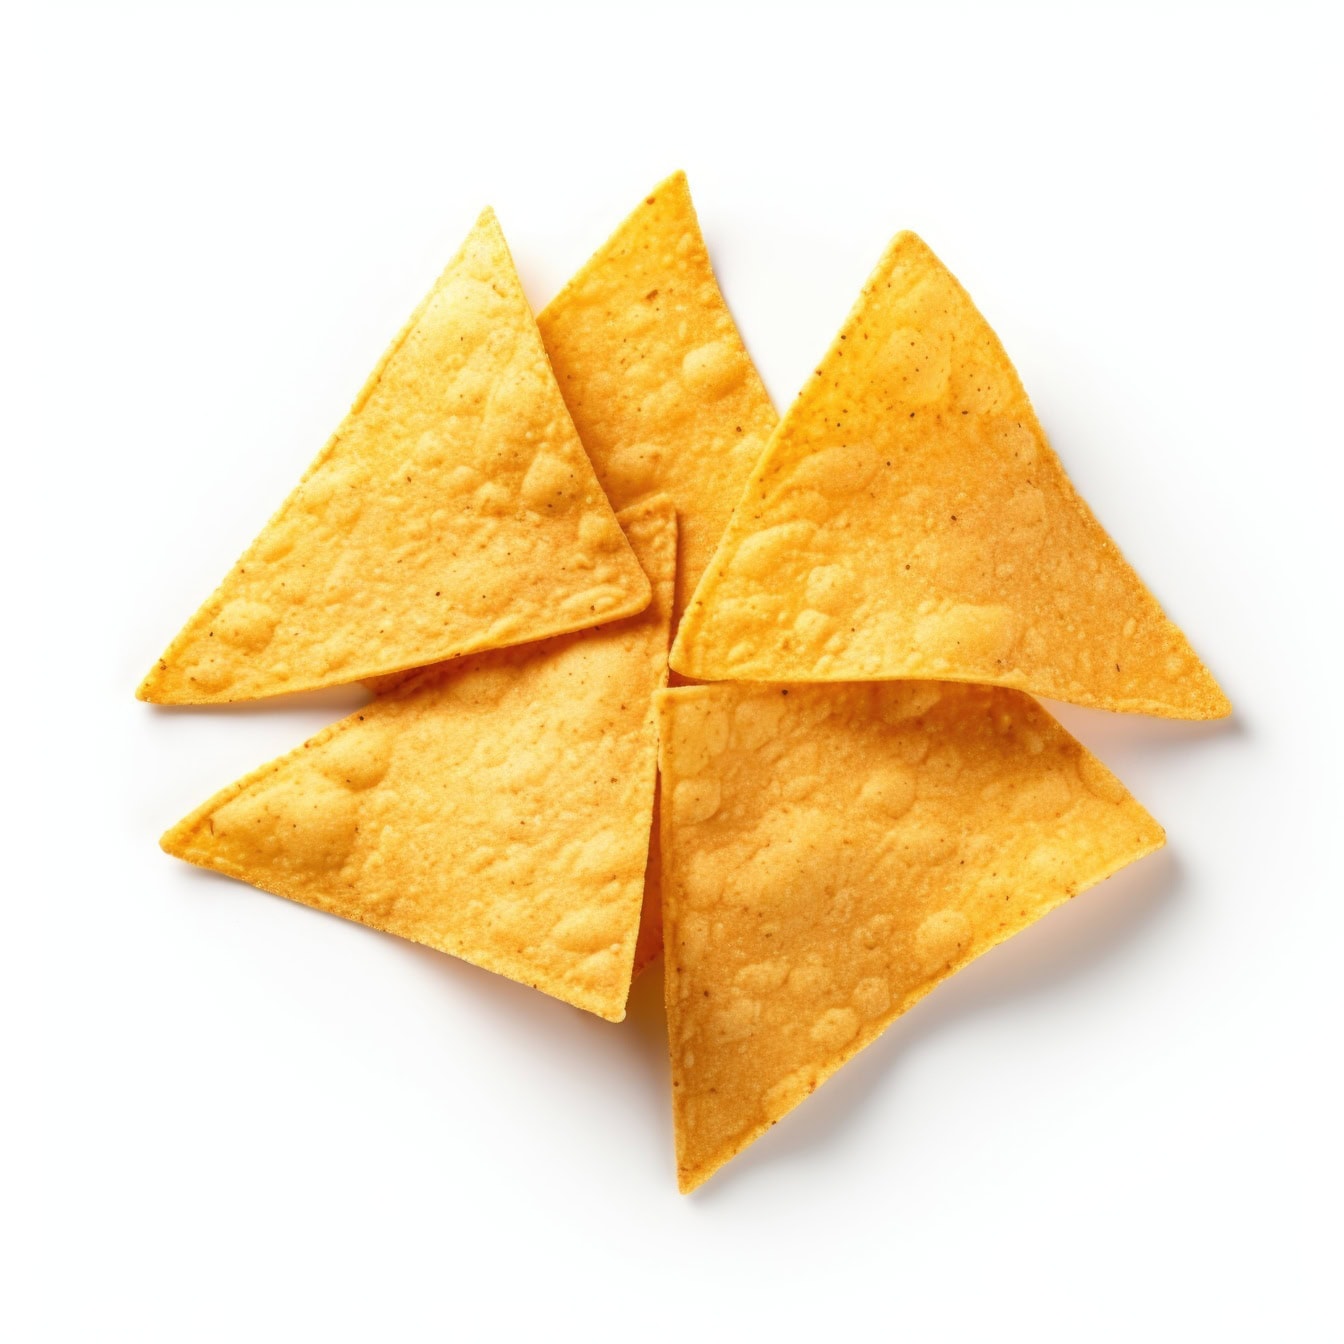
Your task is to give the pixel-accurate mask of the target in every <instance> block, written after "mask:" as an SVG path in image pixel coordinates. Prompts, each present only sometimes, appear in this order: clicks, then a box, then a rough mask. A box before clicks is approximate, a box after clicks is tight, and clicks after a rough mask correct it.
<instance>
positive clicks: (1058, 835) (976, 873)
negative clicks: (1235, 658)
mask: <svg viewBox="0 0 1344 1344" xmlns="http://www.w3.org/2000/svg"><path fill="white" fill-rule="evenodd" d="M658 702H659V730H660V768H661V771H662V790H663V794H662V796H663V809H662V845H663V918H664V920H665V928H664V937H665V940H666V954H665V958H664V961H665V975H666V994H667V1020H668V1039H669V1046H670V1050H671V1057H672V1080H673V1102H672V1104H673V1117H674V1122H675V1130H676V1145H677V1166H678V1173H679V1181H680V1184H681V1188H682V1189H683V1190H692V1189H694V1188H695V1187H696V1186H697V1185H699V1184H700V1183H701V1182H702V1181H703V1180H705V1179H706V1178H707V1177H708V1176H710V1175H711V1174H712V1173H713V1172H714V1171H716V1170H717V1169H718V1168H719V1167H721V1166H722V1165H723V1164H724V1163H725V1162H727V1161H728V1160H729V1159H730V1158H732V1157H734V1156H735V1155H736V1154H738V1153H740V1152H741V1151H742V1149H743V1148H745V1147H746V1146H747V1145H748V1144H749V1143H751V1142H752V1141H753V1140H754V1139H756V1138H758V1137H759V1136H760V1135H761V1133H763V1132H764V1131H765V1130H766V1129H767V1128H768V1127H769V1126H770V1125H772V1124H774V1123H775V1121H776V1120H778V1119H779V1118H780V1117H781V1116H782V1115H784V1114H785V1113H786V1112H787V1111H789V1110H791V1109H792V1108H793V1107H794V1106H796V1105H797V1104H798V1103H799V1102H800V1101H802V1100H803V1098H805V1097H806V1096H807V1095H808V1094H809V1093H811V1092H812V1091H813V1090H814V1089H815V1088H816V1087H817V1085H818V1084H819V1083H821V1082H822V1081H823V1080H824V1079H826V1078H828V1077H829V1076H830V1075H831V1074H832V1073H834V1072H835V1070H836V1069H838V1068H839V1067H840V1066H841V1065H842V1064H843V1063H844V1062H845V1061H846V1060H847V1059H848V1058H850V1056H851V1055H853V1054H855V1053H856V1052H857V1051H859V1050H861V1049H862V1048H863V1047H864V1046H865V1045H867V1044H868V1043H869V1042H870V1041H871V1040H873V1039H874V1038H875V1037H876V1036H878V1035H879V1034H880V1033H881V1032H882V1030H883V1029H884V1028H885V1027H886V1026H887V1025H888V1024H889V1023H891V1021H892V1020H893V1019H894V1018H896V1017H897V1016H898V1015H899V1014H901V1013H903V1012H904V1011H905V1010H906V1009H907V1008H909V1007H910V1006H911V1005H912V1004H913V1003H914V1002H915V1001H916V1000H917V999H919V998H921V997H922V996H923V995H924V994H927V993H928V992H929V990H931V989H932V988H933V987H934V986H935V985H936V984H938V982H939V981H941V980H944V979H946V978H947V977H948V976H949V975H951V974H952V973H953V972H954V971H956V970H958V969H959V968H960V967H962V966H964V965H965V964H966V963H967V962H968V961H970V960H971V959H972V958H973V957H977V956H979V955H980V953H982V952H984V951H986V950H987V949H988V948H990V947H993V946H994V944H995V943H998V942H1000V941H1002V940H1003V939H1005V938H1008V937H1010V936H1011V935H1012V934H1014V933H1016V932H1017V931H1018V930H1020V929H1022V928H1024V927H1025V926H1026V925H1028V924H1030V923H1031V922H1032V921H1033V920H1035V919H1038V918H1039V917H1040V916H1041V915H1043V914H1045V913H1046V912H1047V911H1048V910H1050V909H1051V908H1052V907H1054V906H1056V905H1058V904H1060V903H1061V902H1062V901H1065V900H1067V899H1068V898H1069V897H1070V896H1074V895H1076V894H1077V893H1078V892H1080V891H1082V890H1083V889H1084V888H1086V887H1090V886H1091V885H1092V884H1093V883H1095V882H1100V881H1101V880H1102V879H1103V878H1105V877H1107V876H1109V875H1110V874H1111V873H1113V872H1115V871H1116V870H1117V869H1118V868H1121V867H1123V866H1124V865H1125V864H1127V863H1130V862H1132V861H1133V860H1135V859H1137V858H1141V857H1142V856H1143V855H1144V854H1147V853H1149V852H1150V851H1151V850H1154V849H1157V848H1158V847H1159V846H1160V845H1161V844H1162V843H1163V839H1164V837H1163V834H1162V828H1161V827H1160V826H1158V825H1157V823H1156V822H1155V821H1154V820H1153V819H1152V818H1151V817H1150V816H1149V815H1148V814H1147V813H1146V812H1145V811H1144V810H1143V808H1141V807H1140V806H1139V805H1138V803H1136V802H1135V801H1134V799H1133V798H1131V797H1130V795H1129V794H1128V793H1127V792H1126V791H1125V788H1124V786H1123V785H1122V784H1121V783H1120V782H1119V781H1118V780H1117V779H1116V778H1115V776H1114V775H1112V774H1111V773H1110V771H1108V770H1107V769H1106V767H1105V766H1104V765H1102V764H1101V763H1100V762H1099V761H1098V760H1097V759H1096V758H1095V757H1093V756H1091V755H1089V754H1088V753H1087V752H1086V751H1085V750H1084V749H1083V748H1082V747H1081V746H1080V745H1079V744H1078V743H1077V742H1075V741H1074V740H1073V738H1071V737H1070V736H1069V735H1068V734H1067V733H1066V732H1065V731H1064V729H1063V728H1061V727H1060V726H1059V724H1058V723H1056V722H1055V721H1054V720H1053V719H1052V718H1051V717H1050V716H1049V715H1048V714H1047V713H1046V712H1045V710H1043V709H1042V708H1041V707H1040V706H1039V705H1038V704H1036V702H1035V701H1033V700H1032V699H1031V698H1030V697H1029V696H1026V695H1023V694H1021V693H1020V692H1016V691H1009V690H1002V689H996V688H992V687H981V686H962V685H955V684H951V683H934V682H904V683H878V684H870V685H846V686H797V685H795V686H789V687H783V686H770V685H759V684H758V685H746V684H741V683H736V684H729V685H718V686H697V687H686V688H683V689H680V690H673V691H666V692H663V693H662V694H661V695H660V696H659V697H658Z"/></svg>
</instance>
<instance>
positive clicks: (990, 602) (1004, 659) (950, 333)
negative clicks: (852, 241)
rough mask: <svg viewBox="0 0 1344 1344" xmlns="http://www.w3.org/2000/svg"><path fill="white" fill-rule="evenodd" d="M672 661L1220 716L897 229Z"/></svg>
mask: <svg viewBox="0 0 1344 1344" xmlns="http://www.w3.org/2000/svg"><path fill="white" fill-rule="evenodd" d="M672 667H673V669H674V671H677V672H680V673H683V674H685V675H686V676H689V677H695V678H700V679H710V680H719V679H724V678H731V679H740V680H748V681H876V680H887V679H903V678H933V679H938V680H944V681H968V682H981V683H987V684H991V685H999V686H1014V687H1018V688H1020V689H1023V690H1030V691H1033V692H1035V693H1037V694H1039V695H1045V696H1050V697H1053V698H1055V699H1059V700H1070V701H1073V702H1074V703H1077V704H1082V705H1092V706H1096V707H1098V708H1102V709H1111V710H1125V711H1130V712H1135V713H1146V714H1158V715H1164V716H1169V717H1172V718H1191V719H1204V718H1218V717H1221V716H1222V715H1225V714H1227V713H1228V712H1229V705H1228V702H1227V698H1226V696H1224V694H1223V692H1222V691H1221V690H1220V689H1219V687H1218V685H1217V683H1216V682H1215V681H1214V679H1213V677H1212V676H1211V675H1210V673H1209V672H1208V670H1207V669H1206V668H1205V667H1204V665H1203V664H1202V663H1201V662H1200V660H1199V658H1198V657H1197V656H1196V655H1195V653H1194V651H1193V650H1192V649H1191V647H1190V645H1189V644H1188V642H1187V641H1186V639H1185V636H1184V635H1183V634H1182V633H1181V632H1180V630H1178V629H1177V628H1176V626H1175V625H1173V624H1172V622H1171V621H1170V620H1168V619H1167V617H1166V616H1165V615H1164V614H1163V612H1162V609H1161V607H1160V606H1159V605H1158V602H1157V600H1156V598H1154V597H1153V595H1152V594H1151V593H1150V592H1149V591H1148V589H1147V588H1146V587H1145V586H1144V584H1143V582H1142V580H1140V578H1139V577H1138V575H1137V574H1135V572H1134V570H1133V569H1132V568H1131V567H1130V566H1129V564H1128V563H1127V562H1126V561H1125V559H1124V557H1123V556H1122V555H1121V554H1120V551H1119V549H1118V548H1117V547H1116V545H1115V543H1114V542H1113V541H1112V540H1111V539H1110V537H1109V536H1108V535H1107V534H1106V532H1105V531H1104V529H1103V528H1102V527H1101V525H1100V524H1099V523H1098V522H1097V520H1096V518H1095V517H1093V515H1092V512H1091V510H1090V509H1089V508H1088V507H1087V505H1086V503H1084V501H1083V500H1082V499H1081V498H1080V497H1079V495H1078V493H1077V491H1076V490H1075V489H1074V488H1073V485H1072V484H1071V483H1070V481H1069V479H1068V477H1067V476H1066V475H1065V473H1064V469H1063V467H1062V466H1061V464H1060V462H1059V459H1058V458H1057V457H1056V456H1055V454H1054V452H1053V451H1052V449H1051V448H1050V445H1049V444H1048V443H1047V442H1046V439H1045V435H1044V433H1043V432H1042V430H1041V427H1040V424H1039V423H1038V421H1037V419H1036V416H1035V413H1034V412H1033V411H1032V408H1031V404H1030V402H1029V401H1028V400H1027V396H1026V393H1025V392H1024V391H1023V388H1022V384H1021V382H1020V381H1019V379H1018V376H1017V372H1016V370H1015V369H1014V368H1013V366H1012V364H1011V363H1010V362H1009V360H1008V357H1007V355H1006V354H1005V353H1004V351H1003V347H1002V346H1001V345H1000V344H999V341H998V338H997V337H996V336H995V335H994V333H993V332H992V331H991V330H990V328H989V326H988V324H987V323H986V322H985V320H984V318H983V317H981V315H980V314H979V312H977V310H976V308H975V306H974V305H973V304H972V302H971V300H970V297H969V296H968V295H967V294H966V292H965V290H964V289H962V287H961V286H960V285H959V284H958V283H957V281H956V280H955V279H954V278H953V276H952V275H951V274H950V273H949V272H948V271H947V270H946V269H945V268H944V267H943V265H942V264H941V263H940V262H939V261H938V259H937V258H936V257H935V256H934V255H933V253H932V252H931V251H930V250H929V249H928V248H927V247H926V246H925V245H924V243H923V242H921V241H920V240H919V239H918V238H917V237H915V235H914V234H911V233H903V234H900V235H898V236H897V238H896V239H895V240H894V241H893V242H892V244H891V246H890V247H889V248H888V249H887V252H886V254H885V255H884V256H883V258H882V260H881V262H880V263H879V264H878V267H877V269H876V270H875V271H874V272H873V274H872V276H871V277H870V278H869V280H868V283H867V284H866V285H865V287H864V290H863V292H862V294H861V295H860V297H859V300H858V302H857V303H856V304H855V306H854V308H853V310H852V311H851V313H850V315H849V317H848V319H847V320H846V322H845V325H844V327H843V328H842V330H841V332H840V334H839V336H838V338H837V339H836V341H835V343H834V344H833V345H832V347H831V349H830V350H829V352H828V353H827V354H826V356H825V358H824V359H823V360H822V362H821V364H820V365H819V366H818V368H817V370H816V372H815V374H814V375H813V376H812V377H811V378H810V379H809V380H808V382H807V384H806V386H805V387H804V388H803V391H802V392H801V393H800V394H799V396H798V399H797V401H795V402H794V404H793V405H792V406H791V407H790V408H789V410H788V412H787V413H786V414H785V416H784V419H783V421H782V422H781V423H780V425H779V428H778V430H777V431H776V433H775V435H774V437H773V438H772V439H771V441H770V444H769V446H768V447H767V449H766V451H765V453H764V455H763V456H762V458H761V460H760V461H759V462H758V463H757V466H756V468H755V470H754V471H753V473H752V477H751V480H750V481H749V483H748V485H747V488H746V490H745V492H744V494H743V497H742V499H741V501H740V502H739V504H738V506H737V508H736V510H735V511H734V514H733V518H732V521H731V523H730V524H729V526H728V529H727V532H726V533H725V535H724V538H723V541H722V543H721V544H720V547H719V549H718V551H717V552H716V554H715V556H714V559H713V561H712V562H711V564H710V567H709V569H708V570H707V571H706V573H705V576H704V578H703V580H702V581H701V583H700V586H699V587H698V588H697V590H696V593H695V595H694V597H693V598H692V601H691V604H690V606H689V607H688V608H687V611H686V613H685V616H684V618H683V620H682V622H681V626H680V628H679V631H678V634H677V638H676V641H675V644H674V646H673V650H672Z"/></svg>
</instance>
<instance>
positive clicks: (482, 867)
mask: <svg viewBox="0 0 1344 1344" xmlns="http://www.w3.org/2000/svg"><path fill="white" fill-rule="evenodd" d="M624 521H625V524H626V527H627V528H628V531H629V535H630V538H631V541H632V542H633V544H634V546H635V549H636V551H637V552H638V554H639V557H640V560H641V561H642V562H643V564H644V566H645V568H646V569H647V570H648V572H649V574H650V575H651V576H652V577H653V584H654V591H655V598H654V603H653V605H652V606H651V607H650V608H649V610H648V611H646V612H645V613H644V614H642V615H640V616H635V617H632V618H629V619H626V620H624V621H621V622H618V623H616V624H613V625H609V626H603V627H602V628H601V629H599V630H592V631H585V632H583V633H580V634H572V635H565V636H561V637H558V638H556V639H551V640H548V641H546V642H545V643H541V644H535V645H529V646H527V647H525V648H518V649H507V650H500V651H496V652H492V653H485V654H478V655H476V656H474V657H472V658H469V659H464V660H461V661H459V662H455V663H451V664H449V665H447V666H446V667H436V668H429V669H427V670H426V671H425V672H424V673H423V674H422V675H421V676H419V677H417V678H416V679H415V680H413V681H411V682H408V683H407V684H406V685H405V686H404V687H402V688H401V690H400V691H398V692H396V693H394V694H392V695H389V696H385V697H383V698H382V699H379V700H376V701H374V703H373V704H371V705H369V706H368V707H366V708H365V709H363V710H361V711H360V712H358V713H357V714H352V715H351V716H350V717H349V718H347V719H344V720H343V721H342V722H340V723H338V724H335V725H334V726H333V727H331V728H328V729H327V730H326V731H324V732H322V733H319V734H318V735H317V736H316V737H314V738H313V739H312V740H311V741H309V742H306V743H305V744H304V745H303V746H302V747H301V748H299V750H298V751H295V752H291V753H290V754H289V755H288V756H285V757H282V758H281V759H280V760H278V761H275V762H273V763H272V764H270V765H267V766H263V767H262V768H261V769H260V770H258V771H256V772H255V773H253V774H251V775H248V776H247V777H246V778H244V779H242V780H239V781H238V783H236V784H234V785H232V786H231V787H230V788H227V789H225V790H224V791H223V792H222V793H220V794H218V795H217V796H216V797H214V798H212V799H211V800H210V801H209V802H208V803H206V804H205V806H204V807H201V808H199V809H198V810H197V811H195V812H193V813H192V814H191V816H189V817H187V818H186V820H185V821H182V822H180V823H179V824H178V825H177V826H175V827H174V828H173V829H172V830H171V831H169V832H168V833H167V834H166V835H165V836H164V837H163V840H162V845H163V848H164V849H166V850H167V851H168V853H170V854H175V855H177V856H178V857H179V858H183V859H187V860H188V861H189V862H191V863H195V864H199V865H200V866H201V867H204V868H214V869H216V870H217V871H219V872H221V873H227V874H228V875H229V876H230V877H237V878H241V879H242V880H243V881H245V882H250V883H252V884H253V885H254V886H258V887H261V888H263V889H264V890H266V891H272V892H275V893H276V894H277V895H280V896H287V897H289V898H290V899H291V900H294V901H300V902H302V903H303V904H305V905H311V906H313V907H315V908H316V909H319V910H326V911H329V912H330V913H332V914H337V915H341V916H343V917H344V918H346V919H352V920H358V921H360V922H361V923H364V924H368V925H371V926H372V927H373V928H376V929H384V930H386V931H387V932H389V933H395V934H398V935H400V936H401V937H403V938H410V939H412V940H414V941H415V942H418V943H424V944H426V945H427V946H429V947H435V948H438V949H439V950H440V951H443V952H449V953H451V954H452V955H454V956H457V957H461V958H463V959H464V960H466V961H470V962H473V963H474V964H475V965H477V966H483V967H485V968H486V969H487V970H491V971H497V972H498V973H499V974H501V975H506V976H508V977H509V978H510V979H513V980H519V981H521V982H522V983H523V984H527V985H532V986H534V987H535V988H537V989H540V990H542V991H543V992H544V993H546V994H551V995H553V996H554V997H555V998H557V999H563V1000H564V1001H565V1002H566V1003H572V1004H574V1005H575V1006H576V1007H579V1008H585V1009H587V1010H588V1011H589V1012H593V1013H596V1014H597V1015H598V1016H599V1017H604V1018H607V1019H608V1020H610V1021H613V1022H619V1021H620V1020H621V1019H622V1018H623V1017H624V1016H625V1001H626V995H627V993H628V991H629V987H630V973H631V963H632V960H633V957H634V951H635V937H636V932H637V930H638V927H639V915H640V898H641V895H642V892H643V888H644V865H645V859H646V856H647V852H648V839H649V820H650V814H651V812H652V809H653V790H654V770H655V740H654V723H653V707H652V696H653V693H654V691H655V690H656V689H657V688H658V687H660V686H662V685H663V684H664V683H665V682H666V679H667V644H668V634H669V629H670V625H671V615H672V589H673V578H674V574H675V566H676V519H675V514H674V513H673V510H672V507H671V504H670V503H669V502H668V501H666V500H653V501H650V502H647V503H645V504H643V505H641V506H639V508H638V509H637V510H633V511H631V513H630V514H629V515H627V516H626V518H625V520H624Z"/></svg>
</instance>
